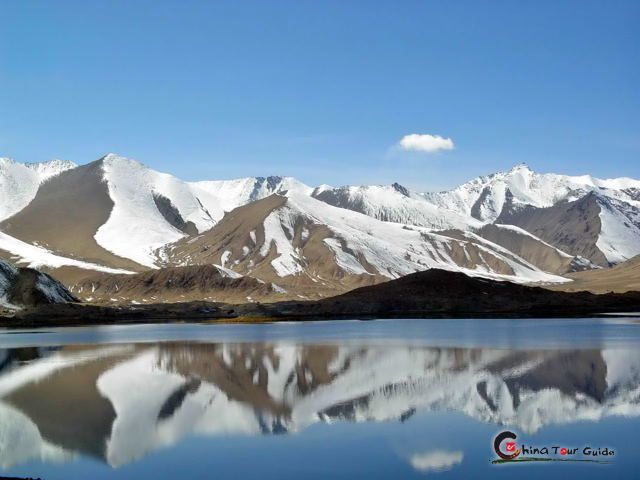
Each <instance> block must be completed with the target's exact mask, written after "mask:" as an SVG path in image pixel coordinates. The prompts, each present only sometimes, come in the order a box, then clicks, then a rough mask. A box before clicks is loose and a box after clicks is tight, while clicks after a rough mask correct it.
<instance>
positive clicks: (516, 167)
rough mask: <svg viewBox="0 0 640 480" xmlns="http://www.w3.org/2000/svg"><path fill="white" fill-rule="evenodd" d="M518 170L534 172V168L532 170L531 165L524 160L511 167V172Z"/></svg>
mask: <svg viewBox="0 0 640 480" xmlns="http://www.w3.org/2000/svg"><path fill="white" fill-rule="evenodd" d="M516 172H533V170H531V168H530V167H529V165H527V164H526V163H524V162H521V163H518V164H516V165H514V166H513V167H511V170H509V173H516Z"/></svg>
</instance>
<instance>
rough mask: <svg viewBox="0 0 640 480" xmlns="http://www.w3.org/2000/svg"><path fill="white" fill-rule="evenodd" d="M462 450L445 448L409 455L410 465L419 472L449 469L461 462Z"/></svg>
mask: <svg viewBox="0 0 640 480" xmlns="http://www.w3.org/2000/svg"><path fill="white" fill-rule="evenodd" d="M463 457H464V453H463V452H447V451H445V450H433V451H429V452H423V453H415V454H413V455H411V458H410V459H409V461H410V462H411V466H412V467H413V468H415V469H416V470H419V471H421V472H443V471H445V470H451V469H452V468H453V467H455V466H456V465H458V464H459V463H462V458H463Z"/></svg>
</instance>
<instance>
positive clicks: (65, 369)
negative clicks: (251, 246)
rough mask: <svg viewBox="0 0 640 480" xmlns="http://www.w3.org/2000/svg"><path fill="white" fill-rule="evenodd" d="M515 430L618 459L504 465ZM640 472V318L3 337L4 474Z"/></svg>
mask: <svg viewBox="0 0 640 480" xmlns="http://www.w3.org/2000/svg"><path fill="white" fill-rule="evenodd" d="M504 430H510V431H512V432H514V433H515V434H516V435H517V440H516V443H517V446H518V447H520V446H522V445H524V446H538V447H542V446H550V447H551V446H561V447H569V448H578V449H579V452H582V448H583V447H585V446H591V447H592V448H594V449H595V448H598V447H608V448H609V449H610V450H614V451H615V455H614V456H613V457H591V458H590V459H597V460H606V461H608V462H609V463H606V464H599V463H586V462H583V463H574V462H571V463H569V462H545V463H544V464H542V463H541V462H537V463H519V464H513V463H512V464H506V465H494V464H492V463H491V462H492V460H494V459H495V458H496V454H495V452H494V450H493V445H492V444H493V439H494V437H495V436H496V435H497V434H498V433H500V432H501V431H504ZM552 456H553V455H552ZM553 457H554V458H561V457H560V456H559V455H555V456H553ZM562 458H569V457H568V456H565V457H562ZM578 458H580V459H583V458H585V457H583V456H582V455H578V454H577V455H575V456H573V457H572V459H578ZM639 468H640V324H637V323H635V321H633V320H630V319H624V318H618V319H611V320H592V319H584V320H575V319H573V320H535V319H531V320H389V321H369V322H357V321H340V322H316V323H306V324H273V325H194V324H184V325H162V326H152V325H141V326H124V327H93V328H65V329H48V330H46V331H45V330H38V331H8V330H7V331H2V330H0V476H2V475H6V476H23V477H26V476H31V477H42V478H43V479H89V478H90V479H101V478H104V479H109V478H119V479H120V478H122V479H127V478H131V479H133V478H135V479H151V478H176V479H177V478H194V479H196V478H198V479H199V478H203V479H204V478H218V479H220V478H262V479H271V478H273V479H276V478H277V479H284V478H349V479H352V478H394V479H395V478H423V477H425V476H427V477H438V478H443V479H444V478H490V477H491V478H518V479H522V478H525V479H526V478H540V477H541V476H546V477H548V478H557V477H562V478H565V479H568V478H605V477H614V478H617V479H624V478H638V476H637V475H638V471H639Z"/></svg>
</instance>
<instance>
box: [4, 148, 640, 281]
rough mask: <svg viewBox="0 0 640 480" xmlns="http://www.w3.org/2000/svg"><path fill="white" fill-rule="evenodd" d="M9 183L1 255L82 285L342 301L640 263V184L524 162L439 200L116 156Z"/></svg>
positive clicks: (28, 168)
mask: <svg viewBox="0 0 640 480" xmlns="http://www.w3.org/2000/svg"><path fill="white" fill-rule="evenodd" d="M0 174H1V175H0V190H1V192H0V193H2V199H3V200H2V202H0V213H2V215H1V216H0V256H2V258H6V259H10V260H11V261H13V262H14V263H17V264H21V265H30V266H34V267H41V268H45V269H48V271H53V272H58V271H59V272H61V274H62V275H69V272H71V273H72V275H71V276H72V277H73V278H78V276H79V275H81V273H80V272H82V271H84V272H86V271H87V270H95V271H102V272H106V273H128V272H129V273H130V272H140V271H145V270H148V269H154V268H159V267H162V266H172V265H173V266H183V265H199V264H219V265H221V266H222V267H224V268H227V269H231V270H233V271H236V273H239V274H243V275H246V274H249V275H252V276H256V277H257V278H258V279H261V280H264V281H266V282H273V283H275V284H277V285H281V284H287V285H288V288H289V289H293V290H296V289H297V288H301V289H305V288H306V289H312V288H317V289H322V288H324V286H326V287H327V288H328V289H329V290H330V291H331V292H335V291H341V290H342V291H343V290H345V289H347V288H352V287H355V286H359V285H366V284H370V283H375V282H378V281H382V280H384V279H386V278H396V277H398V276H401V275H405V274H407V273H411V272H414V271H417V270H422V269H427V268H433V267H438V268H444V269H449V270H458V271H462V272H465V273H469V274H472V275H482V276H487V277H490V278H502V279H509V280H516V281H524V282H536V281H542V282H557V281H562V278H560V277H559V276H558V275H564V274H565V273H567V272H572V271H577V270H584V269H589V268H595V267H608V266H610V265H611V264H615V263H619V262H622V261H625V260H627V259H629V258H631V257H633V256H635V255H637V254H640V181H637V180H632V179H628V178H621V179H611V180H600V179H596V178H593V177H590V176H582V177H569V176H563V175H556V174H538V173H535V172H533V171H531V170H530V169H529V168H528V167H526V166H525V165H519V166H516V167H514V168H513V169H511V170H510V171H508V172H501V173H496V174H493V175H489V176H486V177H480V178H477V179H475V180H472V181H470V182H467V183H465V184H464V185H461V186H460V187H458V188H456V189H454V190H451V191H448V192H439V193H419V192H412V191H410V190H408V189H406V188H405V187H402V186H401V185H398V184H393V185H391V186H362V187H356V186H346V187H339V188H333V187H329V186H326V185H323V186H320V187H316V188H312V187H309V186H307V185H305V184H304V183H302V182H299V181H298V180H296V179H294V178H291V177H252V178H244V179H237V180H223V181H198V182H185V181H182V180H180V179H179V178H176V177H174V176H172V175H169V174H166V173H160V172H156V171H154V170H152V169H150V168H148V167H146V166H144V165H142V164H140V163H138V162H136V161H133V160H130V159H127V158H124V157H121V156H118V155H115V154H109V155H106V156H105V157H103V158H101V159H99V160H97V161H95V162H92V163H89V164H85V165H81V166H75V165H74V164H72V163H70V162H60V161H53V162H47V163H43V164H30V165H26V164H24V165H23V164H18V163H15V162H13V161H8V160H0ZM61 267H65V268H64V269H63V270H61ZM282 279H286V280H285V281H283V280H282ZM285 288H287V287H285Z"/></svg>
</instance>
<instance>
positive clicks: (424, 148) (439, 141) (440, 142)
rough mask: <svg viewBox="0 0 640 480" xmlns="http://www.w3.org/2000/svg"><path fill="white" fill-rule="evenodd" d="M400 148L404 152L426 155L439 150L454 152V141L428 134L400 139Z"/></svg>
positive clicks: (416, 134) (417, 134) (415, 134)
mask: <svg viewBox="0 0 640 480" xmlns="http://www.w3.org/2000/svg"><path fill="white" fill-rule="evenodd" d="M398 146H399V147H400V148H401V149H402V150H411V151H416V152H426V153H434V152H437V151H439V150H453V148H454V145H453V140H451V139H450V138H444V137H441V136H440V135H429V134H428V133H424V134H419V133H412V134H411V135H405V136H404V137H402V138H401V139H400V142H398Z"/></svg>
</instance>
